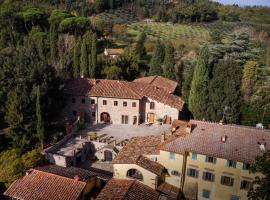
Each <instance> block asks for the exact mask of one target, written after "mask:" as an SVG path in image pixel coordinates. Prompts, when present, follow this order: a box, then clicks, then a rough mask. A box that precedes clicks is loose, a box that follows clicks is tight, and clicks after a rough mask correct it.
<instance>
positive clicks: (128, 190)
mask: <svg viewBox="0 0 270 200" xmlns="http://www.w3.org/2000/svg"><path fill="white" fill-rule="evenodd" d="M158 198H159V193H158V192H157V191H155V190H154V189H152V188H150V187H149V186H147V185H144V184H142V183H140V182H139V181H136V180H126V179H111V180H110V181H109V182H108V183H107V184H106V185H105V187H104V188H103V189H102V191H101V192H100V193H99V195H98V197H97V198H96V200H134V199H136V200H145V199H147V200H158Z"/></svg>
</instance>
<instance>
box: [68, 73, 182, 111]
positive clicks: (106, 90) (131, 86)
mask: <svg viewBox="0 0 270 200" xmlns="http://www.w3.org/2000/svg"><path fill="white" fill-rule="evenodd" d="M64 92H65V93H66V94H68V95H76V96H95V97H111V98H122V99H142V98H143V97H149V98H150V99H153V100H155V101H158V102H161V103H164V104H166V105H169V106H171V107H173V108H176V109H178V110H182V108H183V106H184V103H185V102H184V101H183V100H182V99H181V97H178V96H175V95H173V94H170V93H169V92H168V91H166V90H165V89H163V88H159V87H157V86H154V85H152V84H148V83H140V82H127V81H118V80H106V79H87V78H79V79H70V80H68V81H67V82H66V84H65V88H64Z"/></svg>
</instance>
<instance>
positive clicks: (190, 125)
mask: <svg viewBox="0 0 270 200" xmlns="http://www.w3.org/2000/svg"><path fill="white" fill-rule="evenodd" d="M191 127H192V124H191V123H188V124H187V126H186V129H185V131H186V133H187V134H190V133H191Z"/></svg>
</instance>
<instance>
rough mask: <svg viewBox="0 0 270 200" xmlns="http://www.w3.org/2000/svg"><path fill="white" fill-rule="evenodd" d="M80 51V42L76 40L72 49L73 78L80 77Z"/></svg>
mask: <svg viewBox="0 0 270 200" xmlns="http://www.w3.org/2000/svg"><path fill="white" fill-rule="evenodd" d="M80 49H81V41H80V39H78V40H77V43H76V45H75V47H74V49H73V78H79V77H80Z"/></svg>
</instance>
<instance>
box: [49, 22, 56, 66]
mask: <svg viewBox="0 0 270 200" xmlns="http://www.w3.org/2000/svg"><path fill="white" fill-rule="evenodd" d="M56 49H57V32H56V25H55V24H54V23H53V24H51V26H50V56H51V62H52V63H53V62H54V61H55V60H56V56H57V51H56Z"/></svg>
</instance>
